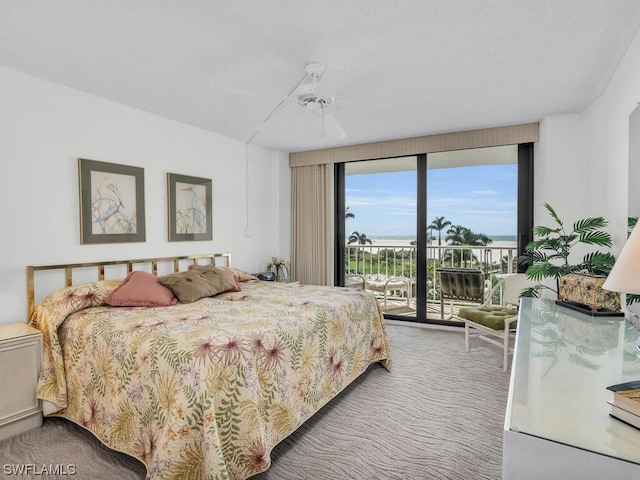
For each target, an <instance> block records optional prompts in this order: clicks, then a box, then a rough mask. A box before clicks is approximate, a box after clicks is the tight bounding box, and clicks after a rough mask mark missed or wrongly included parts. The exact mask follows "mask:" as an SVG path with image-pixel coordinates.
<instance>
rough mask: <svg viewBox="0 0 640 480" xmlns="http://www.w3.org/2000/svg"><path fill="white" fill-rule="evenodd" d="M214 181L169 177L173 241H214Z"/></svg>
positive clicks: (174, 174)
mask: <svg viewBox="0 0 640 480" xmlns="http://www.w3.org/2000/svg"><path fill="white" fill-rule="evenodd" d="M212 190H213V188H212V180H211V179H208V178H199V177H190V176H188V175H178V174H177V173H168V174H167V192H168V210H169V241H170V242H181V241H192V240H211V239H212V238H213V221H212V219H213V215H212Z"/></svg>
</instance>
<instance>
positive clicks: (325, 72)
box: [225, 63, 353, 142]
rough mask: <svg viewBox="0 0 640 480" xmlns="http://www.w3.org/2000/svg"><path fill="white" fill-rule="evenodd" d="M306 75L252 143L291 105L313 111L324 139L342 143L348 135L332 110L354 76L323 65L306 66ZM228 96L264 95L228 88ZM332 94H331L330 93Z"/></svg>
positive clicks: (280, 104)
mask: <svg viewBox="0 0 640 480" xmlns="http://www.w3.org/2000/svg"><path fill="white" fill-rule="evenodd" d="M305 72H306V73H305V75H304V77H303V78H302V80H300V81H299V82H298V83H297V84H296V86H295V87H294V88H293V89H292V90H291V91H290V92H289V94H288V95H287V96H286V97H284V98H282V99H281V101H280V103H279V104H278V105H277V106H276V107H275V108H274V109H273V110H272V111H271V113H269V115H268V116H267V117H266V118H265V119H264V121H263V122H262V124H261V125H260V126H259V127H258V128H257V129H255V131H254V133H253V135H252V136H251V138H250V139H249V142H251V140H253V138H254V137H255V136H256V135H257V134H258V133H260V132H261V131H262V130H263V129H264V128H265V127H266V126H267V125H268V124H269V122H270V121H271V120H272V119H273V118H275V117H276V116H278V115H280V114H281V113H282V112H283V111H284V110H285V107H286V106H287V105H292V104H293V105H295V106H297V107H298V111H299V112H300V111H301V112H311V113H313V114H317V115H318V116H319V118H320V136H321V137H323V138H326V139H328V140H341V139H343V138H346V136H347V133H346V132H345V130H344V128H343V127H342V125H340V123H339V122H338V120H336V118H335V116H334V115H333V113H332V111H333V110H334V109H335V107H336V105H337V102H336V100H335V98H334V97H333V95H334V94H335V93H336V92H337V91H338V90H339V89H340V88H342V87H343V86H344V85H345V84H346V83H348V82H349V81H351V79H352V77H353V76H352V75H351V74H350V73H349V72H347V71H346V70H345V69H343V68H340V67H334V66H332V67H325V66H324V65H322V64H320V63H309V64H308V65H307V66H306V67H305ZM225 92H226V93H234V94H241V95H253V96H255V95H261V94H260V93H258V92H252V91H247V90H240V89H236V88H227V89H225ZM329 92H331V95H329V94H328V93H329Z"/></svg>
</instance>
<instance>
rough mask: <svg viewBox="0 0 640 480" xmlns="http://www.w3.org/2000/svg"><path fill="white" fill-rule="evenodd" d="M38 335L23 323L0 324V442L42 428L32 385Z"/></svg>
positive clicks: (37, 358) (37, 366)
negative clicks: (0, 388)
mask: <svg viewBox="0 0 640 480" xmlns="http://www.w3.org/2000/svg"><path fill="white" fill-rule="evenodd" d="M41 363H42V332H40V330H36V329H35V328H33V327H30V326H29V325H27V324H26V323H11V324H7V325H0V385H2V391H0V440H2V439H5V438H9V437H11V436H13V435H17V434H18V433H22V432H24V431H27V430H30V429H32V428H35V427H39V426H40V425H42V406H41V402H40V400H38V399H37V398H36V384H37V382H38V374H39V373H40V365H41Z"/></svg>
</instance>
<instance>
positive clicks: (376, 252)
mask: <svg viewBox="0 0 640 480" xmlns="http://www.w3.org/2000/svg"><path fill="white" fill-rule="evenodd" d="M416 165H417V159H416V157H404V158H393V159H386V160H371V161H362V162H353V163H347V164H346V165H345V167H344V205H345V207H344V229H345V230H344V231H345V246H344V251H345V254H344V255H345V261H344V265H345V267H344V274H345V277H344V282H345V285H347V286H360V287H361V288H367V289H368V290H372V291H373V292H375V293H376V295H377V296H378V297H379V298H380V303H381V306H382V309H383V311H384V313H385V315H388V316H389V315H392V316H396V315H401V316H404V317H411V318H412V319H415V318H416V302H415V298H414V297H415V294H416V289H415V287H416V280H417V275H416V273H417V264H416V252H417V241H416V240H417V237H416V223H417V191H418V189H417V173H416V168H417V167H416Z"/></svg>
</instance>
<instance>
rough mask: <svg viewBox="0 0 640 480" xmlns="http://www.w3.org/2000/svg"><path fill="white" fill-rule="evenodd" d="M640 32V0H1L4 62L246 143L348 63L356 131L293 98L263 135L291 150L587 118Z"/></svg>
mask: <svg viewBox="0 0 640 480" xmlns="http://www.w3.org/2000/svg"><path fill="white" fill-rule="evenodd" d="M639 27H640V1H638V0H209V1H205V0H183V1H180V0H102V1H100V0H56V1H51V0H0V65H4V66H7V67H9V68H13V69H16V70H19V71H22V72H26V73H29V74H32V75H35V76H38V77H41V78H44V79H48V80H51V81H54V82H57V83H61V84H64V85H68V86H70V87H72V88H75V89H78V90H83V91H85V92H90V93H92V94H95V95H98V96H101V97H105V98H109V99H112V100H115V101H117V102H121V103H124V104H127V105H131V106H134V107H137V108H140V109H142V110H146V111H148V112H152V113H155V114H158V115H162V116H165V117H169V118H172V119H175V120H178V121H181V122H184V123H187V124H190V125H194V126H197V127H200V128H203V129H206V130H209V131H214V132H218V133H221V134H224V135H227V136H230V137H233V138H237V139H239V140H242V141H247V140H249V139H250V138H251V137H252V136H253V133H254V131H255V130H254V129H255V128H256V127H258V126H260V125H261V123H262V122H263V121H264V119H265V118H267V117H268V116H269V114H270V113H271V112H272V111H273V110H274V108H276V107H277V105H278V104H279V103H280V102H281V100H282V99H283V98H284V97H285V96H286V95H287V94H289V93H290V92H291V90H292V89H293V88H294V87H295V86H296V85H297V84H298V83H299V82H300V80H301V79H302V78H303V76H304V73H305V70H304V68H305V65H307V64H308V63H309V62H320V63H323V64H324V65H328V66H331V65H333V66H339V67H342V68H344V69H346V70H347V71H348V72H350V73H351V74H352V75H353V79H352V80H351V81H350V82H349V83H347V84H346V85H345V86H344V87H343V88H342V89H340V90H339V91H338V92H335V99H336V100H337V101H338V104H337V106H336V107H335V110H334V116H335V118H336V119H337V120H338V121H339V122H340V124H341V125H342V126H343V128H344V130H345V131H346V132H347V134H348V136H347V137H346V138H345V139H343V140H340V141H330V140H328V139H327V138H323V137H322V136H321V128H320V120H319V116H317V114H315V115H314V112H309V111H304V110H302V109H301V108H297V105H295V104H294V103H293V102H285V108H284V110H285V111H281V112H280V113H279V114H278V115H276V116H275V117H274V118H273V120H272V121H270V122H269V123H267V124H266V125H265V126H264V127H263V128H262V129H261V131H260V132H259V133H258V134H257V135H255V136H254V137H253V140H252V143H254V144H256V145H260V146H263V147H269V148H276V149H281V150H284V151H288V152H292V151H302V150H312V149H318V148H326V147H332V146H339V145H352V144H359V143H366V142H372V141H381V140H389V139H396V138H405V137H412V136H418V135H427V134H434V133H443V132H451V131H461V130H469V129H475V128H485V127H493V126H501V125H510V124H518V123H527V122H535V121H539V120H540V119H542V118H543V117H545V116H547V115H550V114H559V113H571V112H578V111H580V110H582V109H583V108H584V107H585V106H587V105H588V104H589V103H590V102H592V101H593V100H594V99H595V98H596V97H597V96H598V95H599V94H600V93H601V92H602V91H603V90H604V88H605V87H606V85H607V84H608V82H609V80H610V79H611V75H612V74H613V72H614V71H615V69H616V67H617V65H618V63H619V62H620V60H621V58H622V56H623V55H624V53H625V51H626V49H627V48H628V46H629V44H630V43H631V41H632V39H633V38H634V36H635V34H636V33H637V31H638V29H639ZM321 82H322V80H321ZM321 84H322V83H321ZM227 88H235V89H242V90H249V91H253V92H258V93H260V95H252V96H251V95H240V94H230V93H227V92H225V89H227ZM326 93H329V94H333V93H334V92H326Z"/></svg>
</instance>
